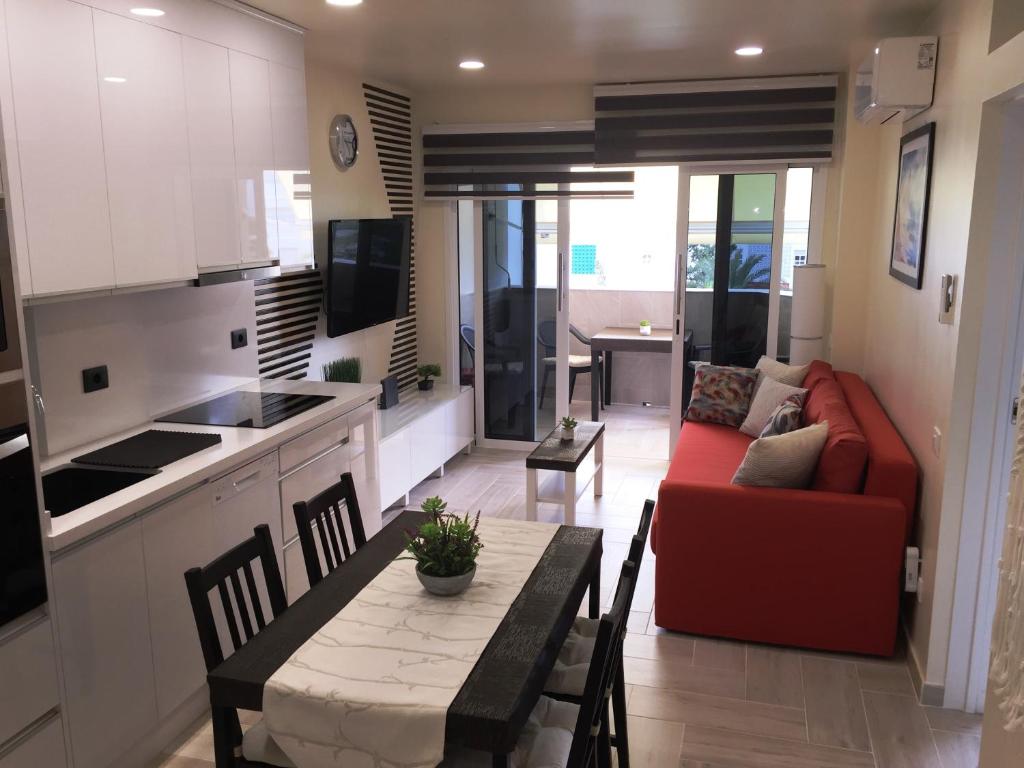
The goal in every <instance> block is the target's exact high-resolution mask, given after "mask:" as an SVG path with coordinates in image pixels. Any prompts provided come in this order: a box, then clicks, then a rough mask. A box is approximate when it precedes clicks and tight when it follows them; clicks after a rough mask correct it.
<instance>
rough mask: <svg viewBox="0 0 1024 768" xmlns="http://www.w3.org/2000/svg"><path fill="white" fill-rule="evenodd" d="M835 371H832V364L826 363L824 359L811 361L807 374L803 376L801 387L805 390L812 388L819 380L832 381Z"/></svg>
mask: <svg viewBox="0 0 1024 768" xmlns="http://www.w3.org/2000/svg"><path fill="white" fill-rule="evenodd" d="M835 378H836V377H835V373H834V372H833V371H832V366H831V365H829V364H828V363H826V362H825V361H824V360H814V361H813V362H812V363H811V367H810V368H808V369H807V375H806V376H804V383H803V385H802V386H803V388H804V389H806V390H811V389H814V387H815V386H817V384H818V382H820V381H834V380H835Z"/></svg>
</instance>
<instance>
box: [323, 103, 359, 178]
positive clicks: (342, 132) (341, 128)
mask: <svg viewBox="0 0 1024 768" xmlns="http://www.w3.org/2000/svg"><path fill="white" fill-rule="evenodd" d="M329 141H330V145H331V159H332V160H334V164H335V165H336V166H338V170H341V171H347V170H348V169H349V168H351V167H352V166H353V165H355V164H356V158H357V157H358V156H359V134H357V133H356V126H355V123H353V122H352V118H351V117H349V116H348V115H335V117H334V119H333V120H332V121H331V131H330V134H329Z"/></svg>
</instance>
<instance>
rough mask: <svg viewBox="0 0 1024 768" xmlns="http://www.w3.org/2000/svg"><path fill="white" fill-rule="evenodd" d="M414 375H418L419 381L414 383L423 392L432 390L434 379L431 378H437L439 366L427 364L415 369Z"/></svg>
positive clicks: (439, 371) (439, 372) (439, 370)
mask: <svg viewBox="0 0 1024 768" xmlns="http://www.w3.org/2000/svg"><path fill="white" fill-rule="evenodd" d="M416 373H418V374H419V375H420V377H421V378H420V381H418V382H417V383H416V386H418V387H419V388H420V389H421V390H422V391H423V392H426V391H427V390H430V389H433V388H434V379H433V378H431V377H437V376H440V375H441V366H440V365H438V364H437V363H427V364H426V365H421V366H420V367H419V368H417V369H416Z"/></svg>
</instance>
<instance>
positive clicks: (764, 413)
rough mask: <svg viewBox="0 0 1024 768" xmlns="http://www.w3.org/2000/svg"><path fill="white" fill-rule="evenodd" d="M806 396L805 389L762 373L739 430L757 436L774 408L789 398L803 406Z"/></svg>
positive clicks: (773, 411)
mask: <svg viewBox="0 0 1024 768" xmlns="http://www.w3.org/2000/svg"><path fill="white" fill-rule="evenodd" d="M806 396H807V390H806V389H800V388H799V387H791V386H789V385H788V384H783V383H782V382H780V381H776V380H775V379H773V378H770V377H769V376H768V375H766V374H763V373H762V374H761V375H760V376H759V377H758V387H757V390H756V391H755V392H754V398H753V399H752V400H751V401H750V410H749V411H747V417H746V418H745V419H744V420H743V423H742V424H741V425H740V432H742V433H743V434H744V435H750V436H751V437H759V436H760V435H761V432H762V431H763V430H764V425H765V424H767V423H768V420H769V419H770V418H771V417H772V414H773V413H775V409H776V408H778V407H779V406H780V405H782V404H783V403H784V402H786V401H787V400H789V399H790V398H794V400H795V401H796V403H797V405H799V406H800V407H801V408H803V406H804V398H805V397H806Z"/></svg>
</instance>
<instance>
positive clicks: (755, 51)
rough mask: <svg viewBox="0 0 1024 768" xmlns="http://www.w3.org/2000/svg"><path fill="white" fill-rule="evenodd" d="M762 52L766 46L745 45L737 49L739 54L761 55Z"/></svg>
mask: <svg viewBox="0 0 1024 768" xmlns="http://www.w3.org/2000/svg"><path fill="white" fill-rule="evenodd" d="M762 53H764V48H762V47H761V46H759V45H745V46H743V47H742V48H737V49H736V55H737V56H760V55H761V54H762Z"/></svg>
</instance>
